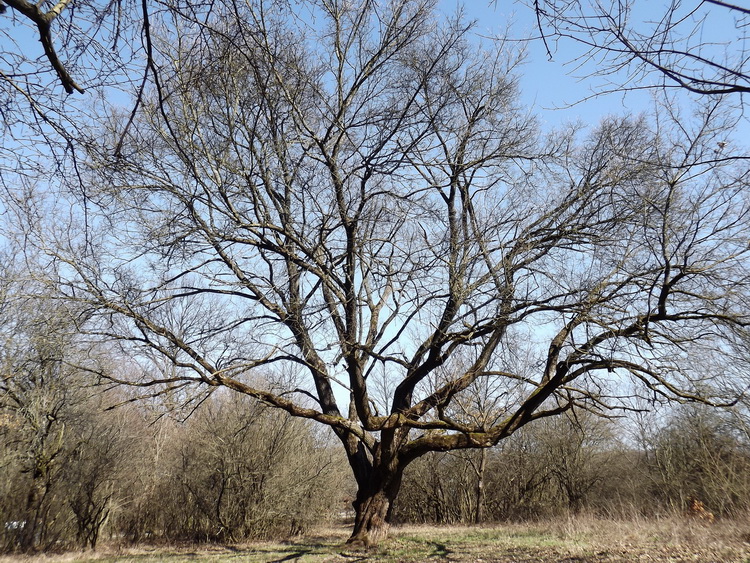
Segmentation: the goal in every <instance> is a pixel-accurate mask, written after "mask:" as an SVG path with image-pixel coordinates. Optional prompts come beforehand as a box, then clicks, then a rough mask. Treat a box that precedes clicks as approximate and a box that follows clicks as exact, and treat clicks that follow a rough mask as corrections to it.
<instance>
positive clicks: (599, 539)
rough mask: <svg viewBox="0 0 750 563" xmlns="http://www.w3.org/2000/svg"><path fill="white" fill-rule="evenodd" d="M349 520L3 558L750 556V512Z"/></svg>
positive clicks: (586, 560) (583, 561)
mask: <svg viewBox="0 0 750 563" xmlns="http://www.w3.org/2000/svg"><path fill="white" fill-rule="evenodd" d="M348 533H349V530H348V529H347V528H343V527H342V528H335V529H321V530H318V531H317V532H316V533H315V534H310V535H308V536H305V537H303V538H300V539H297V540H294V541H289V542H256V543H250V544H242V545H233V546H217V545H191V546H137V547H132V546H118V545H114V544H109V545H103V546H102V547H101V548H100V549H99V550H97V551H96V552H91V551H89V552H76V553H67V554H56V555H39V556H35V557H29V556H19V557H14V558H12V557H2V558H0V562H10V561H19V562H27V563H39V562H47V563H63V562H70V561H96V562H99V563H105V562H115V561H117V562H133V563H135V562H138V563H140V562H152V561H167V562H171V563H183V562H188V561H191V562H192V561H218V562H230V561H231V562H258V563H261V562H262V563H268V562H272V561H273V562H286V561H295V562H301V563H323V562H331V563H332V562H337V563H343V562H352V563H353V562H366V561H379V562H380V561H382V562H386V563H387V562H393V563H396V562H399V563H400V562H404V563H408V562H419V561H445V562H462V563H463V562H476V563H489V562H498V563H500V562H502V563H511V562H514V563H547V562H555V563H573V562H576V563H615V562H617V563H620V562H622V563H624V562H632V561H637V562H657V563H666V562H674V563H677V562H681V563H682V562H741V563H750V520H747V519H745V520H743V521H726V520H724V521H720V522H716V523H715V524H713V525H707V524H703V523H701V522H698V521H689V520H684V519H660V520H645V519H643V520H633V521H627V522H625V521H613V520H601V519H596V518H589V517H578V518H571V519H560V520H554V521H549V522H540V523H534V524H509V525H497V526H486V527H469V526H454V527H436V526H403V527H397V528H394V529H393V531H392V534H391V538H390V539H389V540H388V541H387V542H385V543H383V544H382V545H380V546H378V547H376V548H373V549H370V550H367V551H355V550H350V549H347V548H346V547H345V546H344V545H343V544H344V542H345V540H346V538H347V535H348Z"/></svg>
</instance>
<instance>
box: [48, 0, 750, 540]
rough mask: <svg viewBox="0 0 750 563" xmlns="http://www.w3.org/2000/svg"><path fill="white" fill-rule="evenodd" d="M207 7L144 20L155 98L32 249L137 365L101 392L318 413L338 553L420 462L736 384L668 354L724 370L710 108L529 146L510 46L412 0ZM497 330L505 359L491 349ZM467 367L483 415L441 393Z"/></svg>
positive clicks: (727, 147) (733, 318) (731, 182)
mask: <svg viewBox="0 0 750 563" xmlns="http://www.w3.org/2000/svg"><path fill="white" fill-rule="evenodd" d="M206 10H207V11H206V12H201V11H200V10H198V8H195V10H194V11H193V12H191V13H192V16H191V18H192V20H191V21H194V22H200V25H198V24H197V23H195V24H191V25H186V24H185V23H184V22H185V19H183V18H182V16H179V17H178V16H177V15H174V14H173V17H174V20H171V21H170V22H165V23H164V24H163V25H162V29H164V30H165V32H164V33H165V36H164V37H162V38H161V39H159V40H158V41H155V44H154V45H155V47H158V48H157V49H155V51H154V57H155V61H156V62H157V63H158V65H159V67H160V69H161V71H160V76H161V83H160V85H159V88H157V89H155V90H154V91H153V92H152V95H151V96H150V97H149V98H148V99H147V100H145V101H144V106H143V110H144V111H143V112H142V114H140V115H139V116H138V117H137V118H136V119H134V120H132V122H130V124H129V126H128V127H126V128H125V130H126V133H125V135H124V136H123V133H122V131H123V125H124V124H125V123H126V122H128V119H127V117H128V116H124V117H123V118H120V119H118V118H117V117H116V116H115V117H113V131H112V133H110V134H109V136H108V135H107V133H106V132H102V137H103V138H104V146H103V147H102V150H101V151H100V152H99V153H96V154H94V153H92V155H91V157H90V158H91V163H92V165H93V166H92V169H91V170H90V171H89V172H88V177H87V182H88V185H89V186H90V191H89V194H88V199H87V206H88V207H87V209H86V211H87V213H88V215H87V217H88V218H89V219H88V223H86V224H85V225H82V224H81V223H80V222H78V223H77V224H76V223H75V222H74V224H70V223H65V224H58V225H57V226H55V227H54V228H52V229H50V230H49V231H48V233H47V234H46V235H45V239H44V240H41V241H40V242H39V244H42V245H44V248H45V250H46V251H47V252H49V253H50V254H51V255H53V256H54V258H55V260H56V261H57V262H58V263H59V264H60V271H61V275H60V287H61V289H62V291H64V292H65V293H66V295H67V297H69V298H71V299H74V300H77V301H79V302H80V303H81V306H86V307H89V308H90V313H91V315H92V316H91V317H90V319H89V320H88V322H87V324H86V325H85V327H83V328H85V330H86V331H87V332H88V333H89V334H91V335H92V338H97V339H115V340H116V341H118V342H119V344H120V346H122V347H123V349H124V350H126V351H127V353H128V355H129V357H131V358H133V360H132V361H134V362H137V364H138V365H139V366H142V365H144V363H145V362H147V361H148V362H151V365H152V366H153V367H151V368H150V369H149V370H142V369H141V370H133V371H134V372H138V373H141V374H143V378H140V379H139V378H131V377H129V376H127V375H122V376H119V377H115V376H112V375H109V377H111V378H112V379H113V380H115V381H119V382H122V383H127V384H134V385H141V386H143V387H144V391H145V392H146V393H148V394H152V393H154V392H158V390H159V389H166V390H168V391H169V392H170V393H172V394H177V396H179V395H180V394H182V396H184V397H185V400H190V398H191V397H196V395H192V394H190V393H188V391H189V390H190V389H203V390H204V391H210V390H211V389H213V388H215V387H217V386H224V387H227V388H230V389H232V390H234V391H236V392H239V393H244V394H246V395H249V396H251V397H255V398H256V399H258V400H260V401H262V402H264V403H266V404H268V405H271V406H274V407H277V408H280V409H283V410H285V411H287V412H288V413H290V414H292V415H294V416H297V417H303V418H308V419H311V420H315V421H317V422H320V423H322V424H325V425H328V426H330V427H331V428H332V429H333V431H334V432H335V433H336V435H337V437H338V439H339V440H340V442H341V444H342V445H343V447H344V449H345V451H346V455H347V459H348V461H349V464H350V466H351V469H352V472H353V474H354V477H355V479H356V482H357V486H358V492H357V496H356V499H355V501H354V508H355V510H356V521H355V526H354V531H353V534H352V537H351V539H350V541H351V542H352V543H362V544H369V543H374V542H377V541H379V540H380V539H382V538H383V537H385V535H386V534H387V530H388V524H387V523H388V520H389V517H390V513H391V509H392V506H393V502H394V500H395V499H396V496H397V494H398V491H399V487H400V484H401V478H402V474H403V471H404V469H405V468H406V466H407V465H408V464H409V463H410V462H412V461H413V460H415V459H417V458H419V457H420V456H423V455H425V454H428V453H430V452H436V451H447V450H455V449H467V448H486V447H490V446H492V445H495V444H497V443H498V442H500V441H501V440H503V439H504V438H506V437H508V436H510V435H511V434H513V433H514V432H515V431H516V430H517V429H519V428H521V427H523V426H524V425H526V424H528V423H530V422H532V421H534V420H538V419H541V418H544V417H548V416H553V415H556V414H560V413H563V412H565V411H568V410H570V409H573V408H584V409H588V410H591V411H594V412H598V413H606V412H608V410H609V409H611V408H616V407H618V406H627V401H626V400H625V397H624V396H625V395H628V394H629V393H630V391H629V390H628V388H627V387H626V385H625V383H624V382H626V381H628V380H632V381H633V382H635V383H637V384H638V386H636V387H635V388H636V389H639V390H640V391H638V392H640V393H643V394H644V395H648V397H649V398H650V399H651V400H668V399H677V400H681V401H686V400H703V401H713V402H721V401H731V400H733V399H734V397H735V396H736V394H737V393H738V392H740V391H741V389H738V388H742V387H743V386H744V385H746V382H745V381H744V380H743V379H741V378H736V379H729V378H725V377H723V374H722V372H721V370H719V369H714V370H709V371H703V370H700V369H698V368H697V366H698V363H697V362H695V361H693V360H694V358H695V356H696V355H698V354H707V355H710V356H711V358H712V359H713V360H714V361H715V363H714V365H715V366H719V365H725V364H722V362H726V363H728V362H731V357H732V350H733V349H735V348H736V347H738V346H742V345H743V342H744V340H743V339H745V338H746V326H747V322H748V320H750V318H749V316H748V310H749V309H748V307H747V305H748V301H747V284H748V281H749V278H748V269H747V265H748V264H747V254H748V230H747V228H746V226H747V220H748V212H749V207H750V206H749V202H748V200H747V196H746V190H745V184H746V182H747V178H748V172H747V170H746V169H745V168H743V167H742V162H741V161H737V160H734V161H732V160H725V159H724V158H722V155H723V154H728V153H730V152H732V151H735V150H736V149H734V148H733V147H732V146H731V143H728V142H727V141H726V136H725V135H726V131H725V130H724V129H723V128H722V127H721V123H720V117H721V116H720V112H719V109H717V107H716V106H710V107H707V108H706V109H705V111H703V112H702V113H700V115H698V116H697V118H696V120H688V119H682V118H680V117H679V116H677V115H674V114H672V115H663V116H661V117H659V119H658V120H656V121H654V122H652V124H651V125H649V123H648V122H647V121H646V120H645V119H641V120H638V119H635V120H634V119H618V118H611V119H608V120H605V121H604V122H603V123H602V124H601V125H600V126H599V127H598V128H596V129H595V130H593V131H592V132H590V133H589V134H588V135H587V136H583V134H581V133H580V132H576V131H567V132H558V133H557V135H556V137H555V142H548V143H540V142H539V141H538V139H537V137H536V134H535V126H534V121H533V119H532V118H531V117H530V116H528V115H527V114H526V113H525V112H524V111H523V109H521V108H519V107H518V106H517V104H516V101H515V97H516V87H515V82H514V78H513V71H514V68H515V65H516V63H517V62H518V54H517V53H514V52H513V51H512V50H509V49H506V48H505V47H504V46H503V45H502V44H499V43H493V44H489V45H480V44H478V43H477V42H475V40H474V39H473V38H472V35H471V27H470V26H469V25H467V24H466V23H465V22H464V21H463V20H462V19H461V18H460V17H456V18H453V19H449V20H447V21H443V20H441V18H440V17H439V16H438V15H437V13H436V12H435V2H434V1H433V0H394V1H391V2H362V3H351V2H337V1H334V0H331V1H321V2H309V3H308V2H300V3H299V5H297V6H296V8H295V10H292V9H290V8H289V7H288V6H286V5H284V3H279V2H264V1H260V0H258V1H253V2H245V3H233V2H231V1H229V0H226V1H220V2H214V3H211V4H210V9H209V8H206ZM302 12H305V17H302V16H299V17H298V14H300V13H302ZM183 15H184V14H183ZM718 141H721V142H722V143H725V144H723V145H721V148H720V149H719V148H717V142H718ZM114 146H117V149H118V150H117V151H115V152H116V154H114V155H113V154H112V147H114ZM719 151H723V152H721V153H720V152H719ZM97 205H98V207H96V206H97ZM76 229H78V230H76ZM519 338H521V339H524V340H527V341H529V342H530V349H531V350H532V351H533V353H530V354H529V355H528V357H524V358H520V357H514V356H513V355H508V354H507V353H505V352H506V351H507V350H508V349H509V343H511V342H517V341H518V340H519ZM466 358H471V361H470V362H468V363H465V362H464V360H465V359H466ZM456 359H459V360H460V361H456ZM376 373H377V374H378V378H374V374H376ZM371 377H373V381H374V380H375V379H378V389H379V390H381V389H389V390H390V396H389V402H388V404H387V405H386V406H385V408H383V407H382V405H381V407H380V408H378V406H377V404H376V402H374V401H373V400H372V399H371V396H370V393H371V386H370V380H371ZM484 380H487V381H491V385H489V386H488V388H489V389H492V390H493V393H494V394H495V396H496V400H494V399H493V408H494V409H495V411H494V412H495V414H494V415H493V417H492V419H491V421H489V422H488V421H485V420H477V419H476V416H475V414H474V413H471V412H464V413H462V410H461V408H457V407H459V406H460V404H461V403H460V402H459V399H461V397H463V396H464V395H465V394H466V392H467V391H468V392H470V390H471V389H472V386H473V385H477V384H478V382H481V381H484ZM384 381H385V383H384ZM454 407H456V408H454Z"/></svg>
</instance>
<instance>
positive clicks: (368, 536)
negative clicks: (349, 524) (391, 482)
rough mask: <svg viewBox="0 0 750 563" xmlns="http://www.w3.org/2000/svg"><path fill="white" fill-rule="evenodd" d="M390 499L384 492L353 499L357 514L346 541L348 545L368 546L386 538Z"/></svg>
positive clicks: (388, 526)
mask: <svg viewBox="0 0 750 563" xmlns="http://www.w3.org/2000/svg"><path fill="white" fill-rule="evenodd" d="M391 502H392V499H390V498H389V497H388V495H386V494H385V493H384V492H382V491H380V492H378V493H375V494H374V495H372V496H371V497H369V498H365V499H363V500H358V501H355V503H354V508H355V510H356V512H357V516H356V518H355V520H354V530H353V531H352V535H351V537H350V538H349V539H348V540H347V541H346V545H347V546H348V547H354V548H368V547H372V546H374V545H377V544H378V543H380V542H382V541H383V540H385V539H387V538H388V531H389V529H390V525H389V524H388V516H389V513H390V509H391Z"/></svg>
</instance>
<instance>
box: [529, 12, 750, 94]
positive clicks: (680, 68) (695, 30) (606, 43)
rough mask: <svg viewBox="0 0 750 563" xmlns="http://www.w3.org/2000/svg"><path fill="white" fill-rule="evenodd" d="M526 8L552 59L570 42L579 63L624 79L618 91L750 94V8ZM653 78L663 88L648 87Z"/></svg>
mask: <svg viewBox="0 0 750 563" xmlns="http://www.w3.org/2000/svg"><path fill="white" fill-rule="evenodd" d="M525 3H526V4H528V6H529V7H530V8H531V9H533V10H534V11H535V14H536V19H537V24H538V28H539V31H540V33H541V37H542V39H543V40H544V42H545V46H546V48H547V54H548V56H549V57H550V58H552V56H553V51H554V46H555V43H556V42H557V41H558V40H560V39H562V40H567V39H571V40H573V41H575V42H577V43H579V44H581V45H582V46H583V47H584V52H583V53H582V54H581V55H580V57H579V58H578V59H577V62H579V63H581V64H585V63H586V62H587V61H589V60H592V59H593V60H594V61H596V62H595V64H596V65H597V67H596V70H595V74H596V75H598V76H600V77H605V78H606V77H609V80H612V78H611V77H612V76H618V77H622V80H623V81H624V82H625V83H624V84H623V83H612V82H610V86H611V87H613V88H615V89H619V88H622V87H634V88H642V87H648V86H653V85H658V86H664V87H670V88H672V87H678V88H684V89H686V90H688V91H690V92H693V93H697V94H704V95H705V94H712V95H720V94H746V93H748V92H750V69H749V68H748V54H749V53H748V51H747V39H748V36H747V30H748V26H749V24H750V19H748V18H750V7H747V6H742V5H739V4H737V3H734V2H723V1H719V0H703V1H700V2H687V3H685V2H681V1H679V0H673V1H671V2H665V3H663V4H659V5H658V6H656V5H654V6H649V7H648V8H647V7H646V5H645V4H640V5H639V3H638V2H635V1H634V0H624V1H623V0H619V1H612V0H589V1H582V0H572V1H571V0H541V1H540V0H534V1H533V2H531V1H528V2H525ZM621 71H622V72H621ZM652 75H655V76H656V77H657V82H656V83H652V84H649V82H648V80H647V78H648V77H649V76H652ZM619 79H620V78H615V79H614V80H619Z"/></svg>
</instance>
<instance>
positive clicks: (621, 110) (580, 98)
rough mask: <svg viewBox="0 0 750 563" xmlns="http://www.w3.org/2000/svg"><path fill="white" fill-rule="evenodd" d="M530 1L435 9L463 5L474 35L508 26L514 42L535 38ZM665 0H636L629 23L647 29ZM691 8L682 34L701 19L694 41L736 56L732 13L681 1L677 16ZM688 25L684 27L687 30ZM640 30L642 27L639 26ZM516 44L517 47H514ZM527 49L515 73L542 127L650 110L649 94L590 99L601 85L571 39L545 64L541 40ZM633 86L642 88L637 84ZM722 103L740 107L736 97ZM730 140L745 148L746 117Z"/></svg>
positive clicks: (444, 2) (455, 0) (479, 1)
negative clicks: (581, 62)
mask: <svg viewBox="0 0 750 563" xmlns="http://www.w3.org/2000/svg"><path fill="white" fill-rule="evenodd" d="M528 3H530V2H526V3H522V2H521V1H520V0H496V1H495V2H492V1H491V0H465V1H462V0H441V9H442V10H443V11H444V12H446V13H452V12H454V11H455V10H456V9H457V7H458V6H463V7H464V9H465V11H466V13H467V15H468V16H469V17H471V18H473V19H476V20H477V25H476V31H477V32H478V33H480V34H481V35H486V36H489V37H493V36H495V37H496V36H498V35H499V34H502V33H503V31H504V30H506V29H507V28H508V26H509V25H510V27H509V35H510V37H511V38H512V39H517V40H519V41H521V40H523V39H524V38H527V37H530V36H538V28H537V25H536V18H535V14H534V11H533V9H532V8H530V7H529V6H527V5H526V4H528ZM667 4H671V2H667V1H666V0H640V2H637V3H636V6H635V7H636V8H637V10H638V11H637V12H634V13H633V14H632V18H633V21H634V22H635V21H637V22H643V23H639V26H640V25H643V26H652V25H654V24H653V22H655V21H658V20H660V19H661V18H662V17H663V15H664V13H665V11H666V5H667ZM736 4H738V5H743V6H745V5H748V4H750V1H748V0H738V1H737V2H736ZM696 8H697V10H698V11H697V13H696V15H695V16H693V17H691V18H688V19H687V20H686V23H685V26H686V27H685V28H684V29H685V30H688V29H691V28H692V26H694V25H697V24H698V23H699V22H698V19H699V18H700V17H706V23H705V25H703V26H702V27H700V37H699V38H698V37H697V36H696V39H695V40H694V41H693V44H694V43H695V42H696V41H701V42H703V43H709V42H710V43H714V44H715V46H716V48H717V51H716V53H717V54H718V56H721V55H722V54H723V52H724V51H727V52H729V53H730V54H731V53H732V49H734V52H735V53H737V52H739V49H742V48H743V47H744V45H742V44H740V42H739V41H738V38H742V37H744V36H746V30H744V29H743V28H742V26H741V25H740V24H741V23H742V22H740V24H738V22H736V21H735V19H736V12H734V13H733V12H731V11H729V10H727V9H725V8H722V7H719V6H716V5H711V4H707V3H705V2H702V1H701V0H686V1H685V2H683V3H682V7H681V14H683V15H684V14H685V13H687V12H689V11H691V10H693V9H696ZM688 26H689V27H688ZM643 29H648V28H647V27H644V28H643ZM520 44H521V43H519V45H520ZM523 44H525V46H526V49H527V62H526V64H525V65H524V66H523V67H522V68H521V71H520V83H521V88H522V95H523V101H524V103H525V104H526V105H527V106H530V107H531V109H533V111H534V112H535V113H536V114H537V115H538V116H539V117H540V118H541V120H542V123H544V124H545V125H547V126H555V125H559V124H562V123H566V122H575V121H578V120H580V121H582V122H583V123H585V124H589V125H594V124H596V123H598V122H599V121H600V120H601V119H602V118H603V117H605V116H607V115H612V114H618V115H622V114H634V115H637V114H640V113H643V112H648V111H649V110H650V109H652V107H653V95H654V90H648V89H647V90H630V91H627V92H623V91H619V92H613V93H610V94H605V95H599V96H594V97H592V94H593V92H594V91H595V90H596V88H597V86H599V87H601V85H602V84H603V83H604V81H605V78H603V77H592V76H590V74H591V73H592V72H594V71H595V70H596V69H597V66H596V63H595V62H590V63H589V64H588V65H586V66H584V67H582V68H577V64H576V63H575V61H574V59H575V58H576V57H577V56H580V55H582V54H583V53H584V51H583V49H582V47H581V46H580V45H578V44H576V43H575V42H574V41H572V40H561V41H559V42H556V43H554V42H550V48H551V49H552V50H553V60H549V57H548V56H547V53H546V50H545V48H544V44H543V43H542V41H541V40H532V41H523ZM607 78H609V79H611V81H612V82H614V83H624V82H625V79H624V77H619V76H617V75H614V76H610V77H607ZM647 79H648V80H650V81H651V83H652V84H653V83H655V82H656V81H657V79H658V77H657V75H656V74H654V75H651V76H648V77H647ZM638 85H639V86H643V85H647V84H644V83H643V82H639V83H638ZM673 94H674V96H675V97H674V100H675V101H676V103H677V102H678V103H681V104H685V106H686V107H688V106H689V105H690V104H691V103H692V102H694V101H695V98H693V99H692V100H691V99H690V98H689V97H688V96H687V94H686V93H685V92H684V91H678V90H674V91H673ZM734 96H735V97H734V98H733V99H730V100H728V101H730V102H732V103H735V104H737V105H741V104H742V101H741V99H740V98H739V97H738V96H737V95H734ZM736 138H737V140H738V141H740V144H746V142H744V139H747V138H750V122H748V118H743V119H740V121H739V124H738V128H737V134H736Z"/></svg>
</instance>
